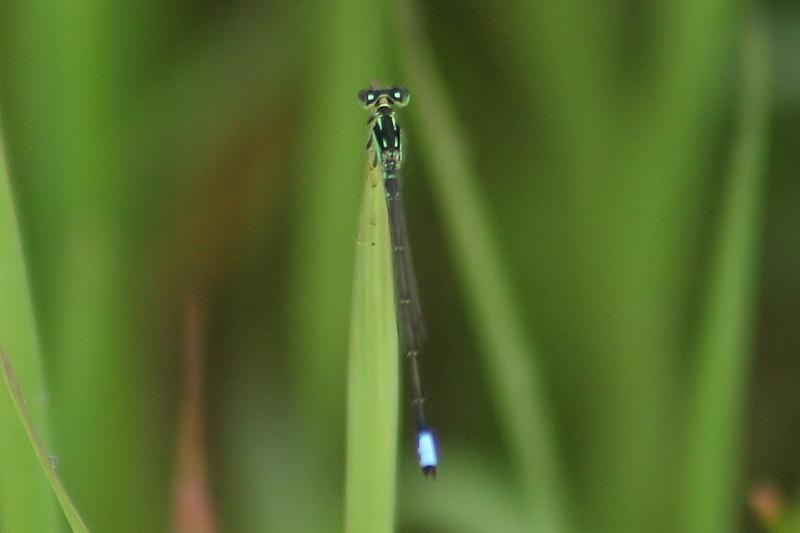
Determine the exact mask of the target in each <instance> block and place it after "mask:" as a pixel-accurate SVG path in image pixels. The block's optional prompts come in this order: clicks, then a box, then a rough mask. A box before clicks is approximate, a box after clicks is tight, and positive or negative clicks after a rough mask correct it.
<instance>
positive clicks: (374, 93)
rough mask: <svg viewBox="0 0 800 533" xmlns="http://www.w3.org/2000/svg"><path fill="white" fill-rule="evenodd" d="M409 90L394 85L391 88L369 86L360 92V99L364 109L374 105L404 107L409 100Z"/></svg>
mask: <svg viewBox="0 0 800 533" xmlns="http://www.w3.org/2000/svg"><path fill="white" fill-rule="evenodd" d="M409 98H410V97H409V94H408V90H407V89H406V88H405V87H392V88H390V89H376V88H373V87H368V88H366V89H363V90H361V91H359V92H358V101H359V102H361V105H362V107H363V108H364V109H369V108H372V107H384V106H386V107H394V106H397V107H404V106H406V105H408V101H409Z"/></svg>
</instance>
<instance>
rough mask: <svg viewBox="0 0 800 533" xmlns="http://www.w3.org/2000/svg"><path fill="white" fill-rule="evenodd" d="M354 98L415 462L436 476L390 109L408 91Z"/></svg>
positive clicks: (397, 140) (397, 141) (398, 143)
mask: <svg viewBox="0 0 800 533" xmlns="http://www.w3.org/2000/svg"><path fill="white" fill-rule="evenodd" d="M358 99H359V100H360V101H361V104H362V105H363V106H364V109H366V110H367V111H369V120H368V121H367V124H368V125H369V140H368V141H367V154H368V157H369V161H370V167H371V168H372V169H375V168H376V167H378V165H380V168H381V170H382V171H383V185H384V189H385V191H386V209H387V212H388V215H389V217H388V218H389V233H390V235H389V237H390V239H389V240H390V243H391V246H392V270H393V271H394V291H395V304H396V307H397V332H398V335H399V336H400V345H401V346H402V350H403V353H404V354H405V356H406V360H407V361H408V370H409V381H410V387H411V403H412V405H413V407H414V411H415V415H416V418H417V435H416V441H417V456H418V459H419V466H420V468H422V472H423V474H425V476H428V475H432V476H435V475H436V466H437V464H438V458H437V454H436V442H435V440H434V437H433V432H432V431H431V429H430V427H429V426H428V423H427V420H426V418H425V397H424V396H423V394H422V380H421V378H420V371H419V361H418V357H419V353H420V351H421V349H422V343H423V341H424V336H425V333H424V327H423V322H422V309H421V307H420V303H419V295H418V294H417V280H416V277H415V276H414V267H413V265H412V263H411V249H410V248H409V245H408V230H407V228H406V217H405V212H404V211H403V200H402V196H401V194H400V169H401V167H402V163H403V142H402V137H401V135H400V125H399V124H398V123H397V116H396V113H395V110H396V108H398V107H404V106H405V105H407V104H408V100H409V94H408V91H407V90H406V89H405V88H403V87H392V88H390V89H379V88H375V87H369V88H367V89H364V90H363V91H360V92H359V93H358Z"/></svg>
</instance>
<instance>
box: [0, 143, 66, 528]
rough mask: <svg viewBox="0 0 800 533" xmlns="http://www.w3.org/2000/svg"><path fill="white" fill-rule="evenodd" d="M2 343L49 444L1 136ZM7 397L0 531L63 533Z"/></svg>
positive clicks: (1, 416)
mask: <svg viewBox="0 0 800 533" xmlns="http://www.w3.org/2000/svg"><path fill="white" fill-rule="evenodd" d="M0 302H2V303H0V345H1V346H3V347H5V348H6V349H8V350H9V351H10V352H11V353H12V354H14V366H15V367H16V369H17V383H18V387H19V389H21V390H23V391H24V392H25V394H26V396H27V397H28V404H27V407H28V412H29V414H30V419H31V420H32V421H33V423H35V424H36V427H38V428H39V437H40V439H42V440H43V441H45V442H47V441H49V435H50V431H49V429H48V428H49V424H48V405H49V396H48V394H47V388H46V386H45V382H44V375H43V371H42V362H41V356H40V352H39V341H38V338H37V328H36V322H35V319H34V314H33V305H32V303H31V296H30V289H29V286H28V273H27V269H26V264H25V257H24V255H23V251H22V242H21V238H20V233H19V226H18V224H17V215H16V212H15V208H14V200H13V195H12V193H11V186H10V182H9V175H8V169H7V165H6V161H5V151H4V146H3V140H2V135H1V134H0ZM10 399H13V398H11V397H9V396H8V395H7V394H3V393H0V456H1V457H4V458H5V459H4V460H2V461H0V531H41V532H42V533H46V532H51V531H58V530H59V521H58V514H57V510H56V507H55V500H54V499H53V495H52V492H51V491H50V488H49V487H48V486H47V480H46V479H45V477H44V476H43V475H42V473H41V471H40V469H39V467H38V465H37V464H36V462H37V461H36V455H34V453H32V449H31V445H30V442H29V441H28V438H27V436H26V434H25V431H24V430H23V427H22V426H21V425H20V423H19V419H18V416H17V413H16V412H15V411H16V409H15V407H14V405H13V403H12V402H11V401H9V400H10Z"/></svg>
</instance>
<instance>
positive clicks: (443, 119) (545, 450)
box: [397, 2, 567, 533]
mask: <svg viewBox="0 0 800 533" xmlns="http://www.w3.org/2000/svg"><path fill="white" fill-rule="evenodd" d="M397 6H398V16H397V21H398V33H399V34H400V36H401V39H400V41H401V42H403V43H405V46H404V48H403V52H402V54H403V56H402V59H403V64H404V66H405V70H406V72H407V78H408V80H409V86H410V87H411V88H412V91H413V93H414V102H415V105H414V106H413V112H414V113H416V118H417V124H418V125H419V128H418V129H419V133H418V135H419V137H420V139H421V140H422V142H421V143H420V145H421V146H423V147H425V148H426V150H425V151H424V152H423V153H424V155H425V157H427V159H428V163H429V165H430V167H431V170H432V173H431V174H432V177H433V178H434V179H432V183H433V186H434V188H435V192H436V194H437V196H438V200H439V204H440V205H441V207H442V211H443V213H444V219H445V223H446V226H447V228H446V229H447V231H448V232H449V234H450V238H451V241H452V243H453V247H454V250H455V254H456V258H457V261H456V265H457V266H458V267H459V268H460V269H461V271H460V276H461V279H462V282H463V284H464V287H465V290H466V293H467V296H468V301H469V302H470V305H471V306H472V313H473V320H474V321H475V324H476V330H477V331H478V333H479V335H480V337H481V340H482V342H483V350H482V351H481V353H482V354H483V356H484V365H485V367H486V370H487V372H488V383H489V386H490V387H492V392H493V394H494V396H495V400H496V402H497V404H498V407H499V411H500V416H501V418H502V423H503V428H504V429H505V431H506V437H507V440H508V443H509V445H510V447H511V450H512V456H513V458H514V461H515V462H516V466H517V471H518V472H519V474H520V477H521V479H520V481H521V483H522V487H523V490H524V491H525V494H526V498H525V501H526V503H527V507H528V508H527V516H526V519H528V520H530V524H529V525H530V528H531V530H535V531H548V532H551V533H558V532H561V531H565V530H566V528H567V525H566V523H567V521H566V514H565V503H564V494H563V492H562V491H563V482H562V479H561V467H560V465H559V460H558V458H557V454H556V449H555V435H554V433H553V427H552V418H551V414H550V412H549V407H548V406H547V402H546V398H545V393H544V391H543V389H542V385H541V383H540V375H539V371H538V369H537V367H536V349H535V348H534V343H533V341H532V339H531V338H530V336H529V335H528V334H527V332H526V330H525V327H524V325H523V323H522V321H521V316H520V314H519V313H518V312H516V311H517V310H518V308H517V306H516V304H515V302H514V298H513V297H512V294H513V293H512V287H511V286H510V285H509V284H508V283H507V282H506V280H508V279H509V278H508V276H507V275H506V268H505V267H504V265H503V259H502V255H501V253H500V251H499V250H498V248H497V246H496V244H495V243H496V242H497V240H496V239H495V238H494V237H493V235H492V230H491V224H490V220H489V217H488V215H487V210H486V207H485V205H484V204H483V202H481V200H480V194H479V193H478V191H477V189H476V188H475V186H474V183H475V182H476V181H477V180H476V179H475V176H476V172H475V170H474V167H473V166H472V164H471V157H470V156H469V150H468V148H467V146H466V143H465V141H464V139H465V138H466V136H465V134H464V133H463V132H462V131H461V130H460V128H459V126H458V125H457V124H456V121H455V119H454V118H453V113H452V110H451V109H450V106H449V104H448V102H449V100H448V98H447V96H446V92H445V89H444V87H443V84H442V82H441V80H440V79H439V77H438V74H437V72H436V69H435V67H434V65H433V64H432V62H431V61H430V59H429V58H431V57H433V54H432V52H431V50H430V49H429V46H428V44H427V41H426V39H425V38H424V36H423V35H422V32H421V29H420V27H419V21H418V18H417V15H416V13H415V11H414V5H413V2H399V3H398V4H397Z"/></svg>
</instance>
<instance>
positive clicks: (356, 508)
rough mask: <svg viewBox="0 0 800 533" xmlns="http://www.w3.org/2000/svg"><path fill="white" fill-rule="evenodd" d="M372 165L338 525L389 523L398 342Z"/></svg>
mask: <svg viewBox="0 0 800 533" xmlns="http://www.w3.org/2000/svg"><path fill="white" fill-rule="evenodd" d="M385 202H386V200H385V198H384V192H383V178H382V176H381V175H380V172H379V170H378V167H376V169H374V170H373V171H372V172H370V173H369V177H368V180H367V183H366V186H365V190H364V196H363V199H362V202H361V215H360V219H359V224H358V237H357V239H356V259H355V278H354V280H353V308H352V321H351V326H350V360H349V371H348V395H347V488H346V509H345V530H346V531H348V532H349V533H361V532H370V533H382V532H391V531H393V530H394V516H395V485H396V475H397V474H396V467H397V424H398V389H399V386H398V379H399V375H398V373H399V371H398V360H397V354H398V341H397V326H396V319H395V305H394V285H393V283H394V278H393V276H392V264H391V256H390V250H389V226H388V218H387V213H386V203H385Z"/></svg>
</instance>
